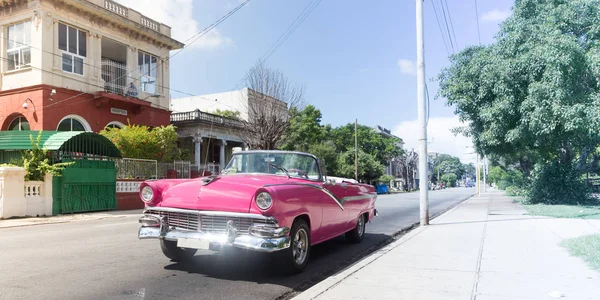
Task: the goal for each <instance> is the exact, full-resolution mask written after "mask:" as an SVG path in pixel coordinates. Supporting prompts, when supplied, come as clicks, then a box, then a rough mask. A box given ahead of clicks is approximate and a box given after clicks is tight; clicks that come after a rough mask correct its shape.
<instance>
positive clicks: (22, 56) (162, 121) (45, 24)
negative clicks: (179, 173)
mask: <svg viewBox="0 0 600 300" xmlns="http://www.w3.org/2000/svg"><path fill="white" fill-rule="evenodd" d="M2 2H3V5H2V6H0V37H1V38H0V49H2V50H1V51H2V52H1V53H2V57H3V58H4V59H2V60H1V61H0V72H1V76H0V87H1V90H0V124H1V128H0V129H1V130H59V131H69V130H71V131H95V132H98V131H100V130H102V129H104V128H106V127H107V126H111V127H121V126H123V124H127V122H130V123H132V124H142V125H148V126H152V127H154V126H160V125H168V124H169V123H170V110H169V107H170V100H169V61H168V57H169V51H170V50H173V49H179V48H182V47H183V44H182V43H180V42H178V41H176V40H174V39H172V38H171V37H170V36H171V28H170V27H168V26H167V25H164V24H161V23H159V22H156V21H154V20H152V19H150V18H148V17H146V16H144V15H141V14H140V13H138V12H137V11H135V10H133V9H130V8H127V7H125V6H122V5H119V4H118V3H116V2H113V1H110V0H12V1H6V0H4V1H2Z"/></svg>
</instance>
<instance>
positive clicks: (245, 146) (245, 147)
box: [242, 143, 248, 151]
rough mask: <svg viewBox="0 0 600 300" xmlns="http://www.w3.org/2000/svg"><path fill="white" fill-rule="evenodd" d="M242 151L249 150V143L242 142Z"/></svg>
mask: <svg viewBox="0 0 600 300" xmlns="http://www.w3.org/2000/svg"><path fill="white" fill-rule="evenodd" d="M242 151H248V145H247V144H246V143H242Z"/></svg>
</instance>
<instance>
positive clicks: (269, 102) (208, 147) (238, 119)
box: [171, 88, 288, 173]
mask: <svg viewBox="0 0 600 300" xmlns="http://www.w3.org/2000/svg"><path fill="white" fill-rule="evenodd" d="M171 110H172V111H173V114H172V115H171V123H172V124H174V125H175V126H177V134H178V135H179V144H180V148H184V149H189V150H190V152H191V153H192V154H193V155H192V157H193V158H194V165H195V166H196V168H199V169H202V170H209V171H211V172H213V173H214V172H219V171H220V170H222V169H223V168H224V167H225V164H226V163H227V162H228V161H229V159H230V158H231V155H232V153H233V151H235V150H245V149H248V144H250V142H251V141H250V139H251V137H250V136H248V134H247V133H248V126H251V125H252V124H257V122H256V119H257V118H264V117H265V116H271V117H272V116H277V118H280V119H281V118H283V117H287V111H288V109H287V104H286V103H285V102H283V101H280V100H277V99H274V98H272V97H268V96H265V95H264V94H261V93H258V92H256V91H254V90H252V89H249V88H243V89H241V90H237V91H230V92H224V93H217V94H209V95H201V96H193V97H186V98H179V99H172V101H171ZM223 111H227V112H228V113H230V114H236V115H237V116H235V117H233V118H231V117H224V116H223V115H222V112H223Z"/></svg>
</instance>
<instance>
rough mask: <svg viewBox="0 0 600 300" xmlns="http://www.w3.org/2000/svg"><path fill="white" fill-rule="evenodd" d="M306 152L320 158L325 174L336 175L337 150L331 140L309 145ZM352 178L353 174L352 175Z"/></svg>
mask: <svg viewBox="0 0 600 300" xmlns="http://www.w3.org/2000/svg"><path fill="white" fill-rule="evenodd" d="M308 152H309V153H311V154H313V155H315V156H316V157H318V158H320V159H321V162H322V163H324V164H325V168H326V170H327V175H329V176H336V175H337V171H338V160H337V159H338V156H339V154H338V151H337V149H336V148H335V145H334V144H333V142H331V141H325V142H323V143H317V144H313V145H310V147H309V149H308ZM352 178H354V175H353V176H352Z"/></svg>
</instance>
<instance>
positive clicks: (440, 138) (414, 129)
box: [393, 117, 475, 163]
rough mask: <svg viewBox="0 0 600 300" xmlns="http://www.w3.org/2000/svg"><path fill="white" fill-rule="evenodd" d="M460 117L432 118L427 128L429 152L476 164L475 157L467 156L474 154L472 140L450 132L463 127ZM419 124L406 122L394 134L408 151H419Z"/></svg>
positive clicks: (398, 126) (396, 128)
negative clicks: (400, 139) (448, 155)
mask: <svg viewBox="0 0 600 300" xmlns="http://www.w3.org/2000/svg"><path fill="white" fill-rule="evenodd" d="M465 125H466V124H464V123H461V122H460V121H459V120H458V117H449V118H430V119H429V124H428V126H427V140H428V144H427V152H438V153H445V154H450V155H452V156H456V157H458V158H460V160H461V161H462V162H463V163H469V162H475V155H473V154H467V153H470V152H473V149H472V148H466V147H472V146H473V143H472V142H471V139H470V138H467V137H465V136H463V135H460V134H459V135H456V136H455V135H454V133H452V132H451V131H450V130H451V129H453V128H456V127H462V126H465ZM418 128H419V123H418V121H406V122H402V123H400V124H399V125H397V126H396V127H395V128H394V130H393V133H394V134H395V135H396V136H399V137H401V138H402V140H404V143H405V144H404V148H405V149H407V150H411V149H413V148H414V149H415V151H417V150H418V149H419V130H418Z"/></svg>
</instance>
